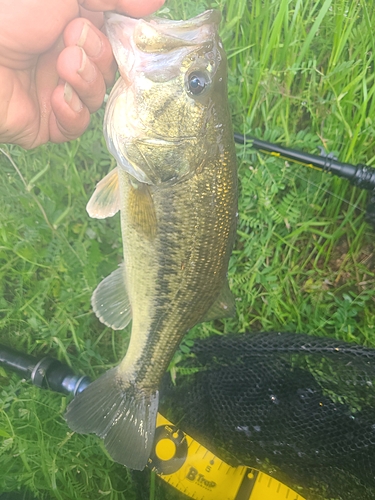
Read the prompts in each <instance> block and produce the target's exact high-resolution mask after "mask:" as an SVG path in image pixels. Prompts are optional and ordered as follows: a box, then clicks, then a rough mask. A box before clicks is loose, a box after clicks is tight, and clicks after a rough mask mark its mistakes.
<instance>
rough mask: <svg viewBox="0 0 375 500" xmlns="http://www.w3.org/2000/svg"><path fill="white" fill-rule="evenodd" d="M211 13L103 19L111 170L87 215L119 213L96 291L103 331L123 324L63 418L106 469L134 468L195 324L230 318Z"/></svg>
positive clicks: (233, 203) (230, 162)
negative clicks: (108, 52) (98, 370)
mask: <svg viewBox="0 0 375 500" xmlns="http://www.w3.org/2000/svg"><path fill="white" fill-rule="evenodd" d="M220 19H221V14H220V12H218V11H216V10H208V11H206V12H204V13H202V14H200V15H198V16H196V17H194V18H192V19H189V20H183V21H172V20H167V19H162V18H158V17H153V18H148V19H147V20H144V19H140V20H136V19H132V18H128V17H126V16H122V15H120V14H115V13H111V14H109V15H107V17H106V21H105V26H106V31H107V35H108V37H109V40H110V43H111V45H112V48H113V52H114V55H115V58H116V60H117V63H118V67H119V72H120V77H119V79H118V80H117V82H116V84H115V86H114V88H113V90H112V92H111V94H110V96H109V99H108V102H107V106H106V111H105V117H104V124H103V130H104V135H105V138H106V142H107V146H108V149H109V151H110V153H111V154H112V155H113V156H114V157H115V159H116V160H117V167H116V168H115V169H113V170H112V171H111V172H110V173H109V174H107V175H106V176H105V177H104V178H103V179H102V180H101V181H100V182H99V183H98V184H97V186H96V189H95V191H94V194H93V195H92V197H91V199H90V201H89V203H88V205H87V211H88V213H89V215H90V216H91V217H94V218H99V219H104V218H106V217H111V216H113V215H115V214H116V213H117V212H118V211H120V215H121V231H122V239H123V254H124V262H123V264H120V266H118V267H117V269H116V270H115V271H113V272H112V274H110V275H109V276H108V277H106V278H104V280H103V281H102V282H101V283H100V284H99V285H98V287H97V288H96V290H95V291H94V293H93V296H92V307H93V310H94V312H95V314H96V315H97V317H98V318H99V320H100V321H101V322H102V323H104V324H105V325H107V326H109V327H111V328H113V329H119V330H120V329H123V328H125V327H126V326H127V325H128V323H129V322H130V321H132V327H131V336H130V342H129V346H128V350H127V352H126V355H125V357H124V359H123V360H122V361H121V362H120V363H119V364H118V365H117V366H116V367H114V368H112V369H110V370H108V371H107V372H105V373H104V374H103V375H102V376H100V377H99V378H98V379H97V380H95V381H94V382H92V383H91V384H90V385H89V386H88V387H87V388H86V389H85V390H83V391H82V392H81V393H80V394H78V395H77V396H76V397H75V398H74V399H73V401H72V402H71V403H70V404H69V406H68V408H67V412H66V415H65V417H66V420H67V423H68V425H69V427H70V428H71V429H72V430H73V431H76V432H77V433H95V434H97V435H98V436H99V437H100V438H102V439H103V440H104V445H105V447H106V449H107V451H108V453H109V455H110V456H111V457H112V459H113V460H114V461H116V462H119V463H121V464H123V465H125V466H127V467H129V468H130V469H136V470H142V469H143V468H144V467H145V466H146V465H147V462H148V458H149V456H150V453H151V451H152V445H153V439H154V434H155V425H156V416H157V411H158V401H159V391H158V387H159V384H160V382H161V379H162V377H163V375H164V373H165V371H166V370H167V368H168V365H169V364H170V362H171V360H172V358H173V355H174V353H175V351H176V349H177V348H178V346H179V344H180V342H181V340H182V338H183V336H184V335H185V334H186V333H187V332H188V331H189V330H190V329H191V328H192V327H193V326H194V325H196V324H197V323H200V322H203V321H209V320H212V319H215V318H223V317H229V316H233V314H235V302H234V297H233V295H232V294H231V292H230V290H229V285H228V279H227V272H228V264H229V258H230V255H231V251H232V247H233V243H234V239H235V233H236V220H237V169H236V154H235V147H234V139H233V130H232V123H231V114H230V110H229V105H228V97H227V61H226V55H225V52H224V49H223V45H222V42H221V40H220V38H219V35H218V27H219V23H220Z"/></svg>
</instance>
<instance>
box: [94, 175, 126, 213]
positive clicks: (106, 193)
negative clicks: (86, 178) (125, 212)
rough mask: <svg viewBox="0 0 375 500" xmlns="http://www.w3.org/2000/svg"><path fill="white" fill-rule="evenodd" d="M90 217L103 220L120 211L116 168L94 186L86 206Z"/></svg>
mask: <svg viewBox="0 0 375 500" xmlns="http://www.w3.org/2000/svg"><path fill="white" fill-rule="evenodd" d="M86 210H87V212H88V214H89V216H90V217H93V218H94V219H105V218H106V217H112V216H113V215H115V214H116V213H117V212H118V211H119V210H120V189H119V180H118V171H117V168H115V169H114V170H111V172H109V174H107V175H106V176H105V177H104V178H103V179H102V180H101V181H100V182H99V183H98V184H97V186H96V189H95V191H94V194H93V195H92V196H91V198H90V201H89V202H88V204H87V206H86Z"/></svg>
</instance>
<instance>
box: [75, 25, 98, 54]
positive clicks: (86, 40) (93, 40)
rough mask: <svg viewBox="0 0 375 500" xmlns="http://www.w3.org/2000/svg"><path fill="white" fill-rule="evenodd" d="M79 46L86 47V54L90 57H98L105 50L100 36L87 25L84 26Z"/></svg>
mask: <svg viewBox="0 0 375 500" xmlns="http://www.w3.org/2000/svg"><path fill="white" fill-rule="evenodd" d="M77 45H78V47H81V48H83V47H85V52H86V54H87V55H88V56H90V57H98V56H99V55H100V53H101V51H102V49H103V43H102V40H101V39H100V37H99V35H98V34H97V33H95V31H94V30H93V28H92V27H91V26H89V25H88V24H87V23H84V24H83V28H82V32H81V36H80V37H79V39H78V42H77Z"/></svg>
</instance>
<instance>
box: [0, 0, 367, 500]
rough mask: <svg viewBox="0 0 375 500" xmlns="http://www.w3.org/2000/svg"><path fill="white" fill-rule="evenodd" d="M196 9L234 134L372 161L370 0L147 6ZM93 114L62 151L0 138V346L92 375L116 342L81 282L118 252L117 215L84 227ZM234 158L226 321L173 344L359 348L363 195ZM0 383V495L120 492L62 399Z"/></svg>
mask: <svg viewBox="0 0 375 500" xmlns="http://www.w3.org/2000/svg"><path fill="white" fill-rule="evenodd" d="M207 7H212V8H219V9H220V10H221V11H222V13H223V22H222V25H221V33H222V37H223V41H224V45H225V47H226V49H227V54H228V64H229V98H230V104H231V109H232V111H233V122H234V127H235V130H237V131H240V132H244V133H249V134H252V135H255V136H257V137H259V138H263V139H266V140H269V141H279V142H282V143H284V144H285V145H287V146H290V147H294V148H298V149H303V150H305V151H307V152H313V153H316V152H317V146H318V145H322V146H324V147H325V148H326V149H327V150H329V151H334V152H336V154H337V155H338V156H339V158H340V160H341V161H347V162H350V163H354V164H357V163H367V164H369V165H372V164H374V161H375V150H374V147H373V144H374V135H375V128H374V122H373V120H374V119H375V99H374V92H375V82H374V74H375V73H374V54H375V40H374V35H373V30H372V27H373V26H375V7H374V6H373V5H372V3H371V2H366V1H365V0H361V1H358V2H352V1H349V0H321V1H319V2H316V1H313V0H305V1H302V0H252V2H247V1H245V0H201V1H196V2H188V1H186V0H184V1H182V0H169V1H168V0H167V3H166V5H165V7H164V8H163V13H164V15H167V16H169V17H171V18H174V19H178V18H187V17H190V16H192V15H195V14H198V13H200V12H202V11H203V10H204V9H205V8H207ZM102 115H103V112H102V111H101V112H99V113H97V115H96V117H94V119H93V121H92V124H91V126H90V129H89V131H88V132H87V133H86V134H85V135H84V136H83V137H82V138H80V139H79V140H77V141H74V142H71V143H69V144H65V145H59V146H56V145H47V146H43V147H40V148H38V149H36V150H33V151H29V152H26V151H23V150H22V149H20V148H18V147H15V146H9V145H4V146H3V150H4V151H5V152H6V154H7V155H9V156H10V158H11V160H12V161H10V160H9V158H8V157H7V156H6V155H4V154H2V153H0V171H1V175H0V193H1V194H0V195H1V199H2V205H1V206H2V214H1V218H0V276H1V279H0V313H1V314H0V332H1V333H0V342H2V343H6V344H8V345H11V346H12V347H15V348H17V349H19V350H21V351H24V352H28V353H31V354H34V355H42V354H43V355H45V354H49V355H51V356H55V357H57V358H59V359H60V360H62V361H64V362H66V363H68V364H70V365H72V366H74V368H75V369H76V370H79V371H81V372H83V373H87V374H88V375H90V376H92V377H96V376H98V375H99V374H100V373H102V372H103V371H104V370H105V369H107V368H108V367H109V366H112V365H113V364H114V363H115V362H116V361H118V360H119V359H120V358H121V357H122V356H123V354H124V352H125V351H126V346H127V340H128V337H127V335H128V333H126V332H125V333H124V332H113V331H111V330H110V329H108V328H105V327H104V326H103V325H101V324H100V323H99V322H98V321H97V320H96V318H95V317H94V316H93V314H92V313H91V310H90V296H91V293H92V291H93V289H94V288H95V286H96V285H97V283H98V282H99V281H100V279H101V278H102V277H103V276H106V275H108V274H109V272H110V271H112V270H113V269H114V268H115V267H116V265H117V263H118V262H120V261H121V238H120V232H119V220H118V218H114V219H113V220H111V219H108V220H106V221H97V220H94V219H89V217H88V216H87V214H86V211H85V205H86V203H87V200H88V198H89V197H90V195H91V193H92V192H93V188H94V186H95V184H96V183H97V181H99V180H100V179H101V178H102V177H103V176H104V174H105V173H107V172H108V171H109V170H110V168H111V166H113V160H112V159H111V158H110V157H109V155H108V153H107V152H106V148H105V146H104V141H103V138H102V131H101V122H102ZM237 152H238V164H239V179H240V187H241V192H240V205H239V225H238V237H237V241H236V247H235V250H234V252H233V257H232V259H231V264H230V273H229V277H230V283H231V287H232V289H233V291H234V293H235V295H236V297H237V310H238V315H237V317H236V318H235V319H233V320H228V321H225V322H224V323H221V322H219V323H218V322H215V323H213V324H211V323H208V324H203V325H199V326H198V327H196V328H194V329H193V331H192V332H191V333H190V335H189V339H192V338H194V337H196V336H208V335H211V334H214V333H217V332H244V331H259V330H264V331H265V330H267V331H270V330H278V331H296V332H305V333H309V334H311V335H317V336H329V337H334V338H340V339H344V340H346V341H351V342H357V343H360V344H364V345H367V346H372V347H375V313H374V299H375V287H374V282H375V279H374V276H375V274H374V273H375V257H374V245H373V240H374V233H373V232H372V230H371V227H370V226H368V225H367V224H366V223H365V222H364V215H365V209H366V199H367V197H368V196H367V194H366V193H365V192H363V191H360V190H358V189H356V188H353V187H351V186H350V185H349V184H348V183H347V182H346V181H345V180H340V179H337V178H333V177H332V176H330V175H327V174H323V173H320V172H318V171H314V170H310V169H307V168H305V167H303V166H299V165H295V164H288V163H287V162H285V161H284V160H278V159H276V158H273V157H265V156H262V155H261V154H259V153H256V152H255V151H254V150H251V149H250V148H248V147H242V146H238V148H237ZM13 163H14V165H15V166H16V167H17V169H16V168H15V166H14V165H13ZM188 344H189V341H188V343H187V344H183V347H182V349H181V350H179V351H178V353H177V355H176V360H175V362H174V363H173V364H172V374H173V372H174V371H175V370H178V363H177V361H178V360H179V359H181V357H182V356H183V354H184V351H186V350H187V348H188ZM0 382H1V389H0V391H1V392H0V439H1V441H0V492H3V491H13V490H17V489H18V488H20V489H22V490H24V489H25V488H26V489H28V490H29V491H31V492H33V493H34V495H36V496H37V497H38V498H41V499H48V498H52V499H55V498H56V499H64V500H71V499H77V500H84V499H85V500H86V499H88V498H92V499H94V498H95V499H97V498H102V497H103V498H107V499H110V500H116V499H122V498H124V499H126V500H128V499H132V498H135V489H134V486H133V485H132V481H131V478H130V476H129V474H128V473H127V471H126V470H125V469H124V468H123V467H120V466H119V465H116V464H114V463H112V462H111V461H110V460H109V459H108V458H107V456H106V454H105V452H104V448H103V447H102V446H101V445H100V444H99V441H98V440H97V439H96V438H94V437H92V436H76V435H74V434H73V433H71V432H70V431H69V429H68V428H67V426H66V424H65V422H64V419H63V414H64V410H65V407H66V404H67V399H66V398H65V397H64V396H61V395H58V394H52V393H47V392H42V391H39V390H38V389H36V388H33V387H30V386H29V385H28V384H27V383H26V382H25V381H20V380H19V379H18V378H17V377H16V376H14V375H10V374H9V373H5V372H3V371H0ZM155 495H156V496H155ZM155 495H153V494H152V495H151V497H150V498H154V497H155V498H157V494H155Z"/></svg>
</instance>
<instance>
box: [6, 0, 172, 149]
mask: <svg viewBox="0 0 375 500" xmlns="http://www.w3.org/2000/svg"><path fill="white" fill-rule="evenodd" d="M163 3H164V0H65V1H61V0H16V1H15V0H0V11H1V16H0V142H8V143H13V144H18V145H20V146H22V147H24V148H25V149H31V148H34V147H36V146H38V145H40V144H44V143H46V142H48V141H51V142H64V141H68V140H71V139H75V138H77V137H79V136H80V135H81V134H83V132H84V131H85V130H86V128H87V126H88V124H89V121H90V113H93V112H94V111H96V110H97V109H98V108H99V107H100V106H101V104H102V102H103V99H104V95H105V92H106V86H107V85H110V84H111V83H113V80H114V77H115V73H116V63H115V61H114V58H113V55H112V49H111V46H110V44H109V41H108V39H107V38H106V36H105V35H104V34H103V33H102V32H101V31H100V28H101V27H102V25H103V11H106V10H116V11H117V12H119V13H121V14H127V15H130V16H132V17H142V16H145V15H148V14H151V13H152V12H154V11H155V10H157V9H158V8H159V7H161V5H162V4H163Z"/></svg>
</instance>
